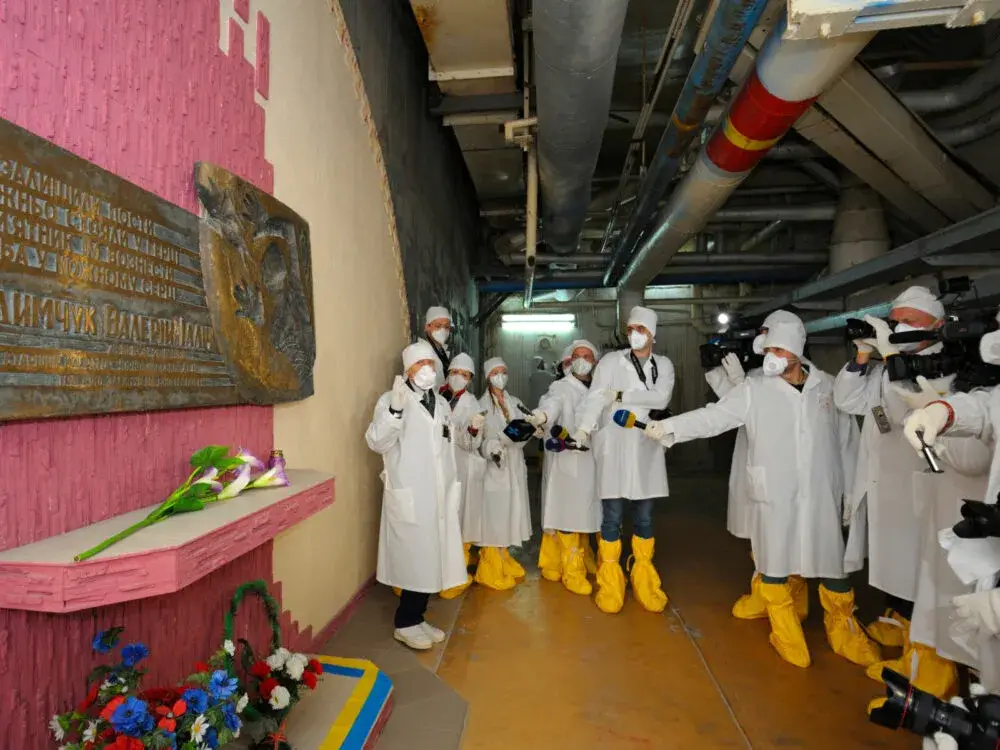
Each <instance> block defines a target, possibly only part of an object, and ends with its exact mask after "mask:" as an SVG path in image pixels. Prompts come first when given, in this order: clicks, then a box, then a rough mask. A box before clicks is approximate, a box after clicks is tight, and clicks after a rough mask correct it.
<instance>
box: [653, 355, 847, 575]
mask: <svg viewBox="0 0 1000 750" xmlns="http://www.w3.org/2000/svg"><path fill="white" fill-rule="evenodd" d="M741 425H743V426H745V427H746V430H747V438H748V467H747V472H748V485H749V496H750V499H751V501H752V511H751V512H752V517H751V522H750V527H751V543H752V546H753V553H754V561H755V562H756V565H757V570H758V571H759V572H760V573H762V574H763V575H766V576H773V577H784V576H789V575H801V576H803V577H805V578H842V577H843V575H844V538H843V534H842V533H841V530H840V529H841V526H840V521H841V510H842V502H843V495H844V476H845V470H844V469H845V465H849V464H850V463H851V462H852V461H853V454H854V448H855V447H856V443H857V441H856V440H855V439H854V438H855V436H856V427H855V426H854V425H853V423H852V419H851V417H850V416H848V415H846V414H844V413H842V412H839V411H837V409H836V408H835V407H834V405H833V378H832V377H831V376H830V375H828V374H827V373H825V372H822V371H821V370H819V369H817V368H815V367H812V368H811V369H810V371H809V375H808V377H807V379H806V382H805V384H804V386H803V389H802V392H801V393H800V392H799V391H798V390H797V389H796V388H795V387H794V386H792V385H790V384H789V383H787V382H785V381H784V380H783V379H782V378H780V377H770V376H762V377H754V378H747V379H745V380H744V381H743V382H742V383H741V384H740V385H737V386H735V387H734V388H733V389H732V390H731V391H730V392H729V393H727V394H726V395H725V396H724V397H723V398H722V399H721V400H720V401H719V402H718V403H715V404H709V405H708V406H706V407H704V408H702V409H696V410H694V411H691V412H688V413H686V414H681V415H680V416H677V417H673V418H672V419H669V420H667V421H666V423H665V426H666V427H667V428H668V431H669V432H672V434H673V436H674V437H673V442H674V443H682V442H686V441H688V440H696V439H698V438H708V437H714V436H715V435H719V434H721V433H723V432H726V431H727V430H732V429H735V428H737V427H739V426H741ZM852 443H853V444H852Z"/></svg>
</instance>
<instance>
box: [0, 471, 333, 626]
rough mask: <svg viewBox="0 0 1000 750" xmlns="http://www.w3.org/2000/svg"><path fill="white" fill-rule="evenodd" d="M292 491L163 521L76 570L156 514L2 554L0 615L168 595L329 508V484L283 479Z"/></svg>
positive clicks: (296, 474) (317, 476) (309, 478)
mask: <svg viewBox="0 0 1000 750" xmlns="http://www.w3.org/2000/svg"><path fill="white" fill-rule="evenodd" d="M288 478H289V480H290V481H291V485H290V486H289V487H281V488H276V489H269V490H251V491H249V492H247V493H245V494H243V495H239V496H237V497H235V498H233V499H232V500H227V501H224V502H220V503H216V504H213V505H210V506H208V507H207V508H205V510H202V511H198V512H196V513H185V514H182V515H179V516H175V517H174V518H170V519H168V520H166V521H162V522H160V523H158V524H156V525H155V526H151V527H149V528H148V529H143V530H142V531H139V532H138V533H136V534H133V535H132V536H130V537H128V538H127V539H124V540H122V541H121V542H119V543H118V544H116V545H114V546H112V547H110V548H109V549H107V550H105V551H104V552H102V553H101V554H99V555H97V556H96V557H93V558H91V559H90V560H86V561H84V562H79V563H77V562H73V555H76V554H78V553H80V552H83V551H84V550H86V549H90V548H91V547H93V546H94V545H96V544H99V543H100V542H102V541H103V540H105V539H107V538H108V537H109V536H111V535H112V534H115V533H117V532H119V531H121V530H123V529H126V528H128V527H129V526H131V525H132V524H134V523H136V522H137V521H140V520H142V519H143V518H145V517H146V516H147V515H149V513H150V512H151V511H152V510H153V509H154V508H155V507H156V506H155V505H152V506H150V507H148V508H143V509H141V510H136V511H132V512H131V513H125V514H124V515H120V516H115V517H114V518H110V519H108V520H107V521H101V522H100V523H95V524H92V525H91V526H84V527H83V528H80V529H76V530H75V531H71V532H69V533H67V534H60V535H59V536H54V537H50V538H48V539H44V540H42V541H40V542H35V543H34V544H27V545H25V546H23V547H15V548H14V549H9V550H6V551H4V552H0V608H2V609H20V610H31V611H34V612H77V611H79V610H82V609H89V608H91V607H100V606H104V605H106V604H117V603H119V602H127V601H132V600H135V599H144V598H146V597H149V596H160V595H161V594H171V593H173V592H175V591H179V590H181V589H183V588H184V587H185V586H188V585H190V584H192V583H194V582H195V581H197V580H198V579H199V578H203V577H204V576H207V575H208V574H209V573H211V572H212V571H214V570H217V569H218V568H221V567H222V566H223V565H225V564H226V563H228V562H231V561H232V560H235V559H236V558H237V557H240V556H241V555H244V554H246V553H247V552H249V551H250V550H252V549H254V548H256V547H259V546H260V545H262V544H264V543H265V542H267V541H268V540H269V539H273V538H274V537H275V536H277V535H278V534H280V533H281V532H282V531H285V530H286V529H289V528H291V527H292V526H294V525H295V524H297V523H298V522H299V521H302V520H303V519H305V518H308V517H309V516H311V515H314V514H315V513H318V512H319V511H321V510H323V508H326V507H327V506H329V505H331V504H332V503H333V478H332V477H331V476H329V475H328V474H322V473H320V472H318V471H309V470H303V469H299V470H295V469H290V470H289V471H288Z"/></svg>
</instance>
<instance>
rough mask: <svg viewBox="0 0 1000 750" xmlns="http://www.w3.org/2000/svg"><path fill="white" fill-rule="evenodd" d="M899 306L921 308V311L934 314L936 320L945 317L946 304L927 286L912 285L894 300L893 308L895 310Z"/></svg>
mask: <svg viewBox="0 0 1000 750" xmlns="http://www.w3.org/2000/svg"><path fill="white" fill-rule="evenodd" d="M898 307H909V308H912V309H914V310H920V312H925V313H927V314H928V315H933V316H934V319H935V320H941V318H943V317H944V305H942V304H941V301H940V300H939V299H938V298H937V297H936V296H934V293H933V292H931V290H930V289H928V288H927V287H925V286H911V287H910V288H909V289H907V290H906V291H905V292H903V293H902V294H901V295H899V296H898V297H896V299H894V300H893V301H892V309H893V310H895V309H896V308H898Z"/></svg>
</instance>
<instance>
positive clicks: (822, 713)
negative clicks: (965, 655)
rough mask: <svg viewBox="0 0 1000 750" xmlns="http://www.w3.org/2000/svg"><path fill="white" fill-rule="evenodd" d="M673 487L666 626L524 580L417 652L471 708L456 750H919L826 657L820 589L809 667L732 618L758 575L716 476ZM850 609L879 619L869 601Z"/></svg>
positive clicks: (475, 604) (665, 545)
mask: <svg viewBox="0 0 1000 750" xmlns="http://www.w3.org/2000/svg"><path fill="white" fill-rule="evenodd" d="M671 490H672V492H673V493H674V494H673V498H672V499H670V500H668V501H665V502H664V503H663V504H662V505H661V506H660V507H659V508H658V510H657V520H656V523H657V551H656V564H657V568H658V569H659V571H660V574H661V576H662V578H663V582H664V590H665V591H666V592H667V594H668V595H669V596H670V598H671V602H670V606H669V607H668V609H667V612H666V613H665V614H663V615H654V614H650V613H648V612H646V611H644V610H642V609H641V608H640V607H639V606H638V605H637V604H636V603H635V602H634V601H632V600H631V599H629V600H627V601H626V605H625V609H624V610H623V612H622V613H621V614H619V615H610V616H609V615H605V614H602V613H601V612H599V611H598V610H597V608H596V607H595V606H594V604H593V602H592V600H591V599H590V598H586V597H580V596H575V595H573V594H570V593H569V592H567V591H566V590H565V589H563V588H562V586H561V585H560V584H553V583H549V582H548V581H544V580H541V579H539V577H538V574H537V572H536V571H535V570H534V569H533V568H532V570H531V572H529V577H528V579H527V580H526V581H525V582H524V583H522V584H521V585H519V586H518V587H517V589H515V590H514V591H511V592H504V593H499V592H494V591H489V590H485V589H482V588H479V587H475V586H474V587H473V588H472V589H470V591H469V592H468V593H467V594H466V595H465V597H464V599H463V600H462V602H461V604H460V605H459V609H458V614H457V619H456V621H455V625H454V629H453V630H452V632H451V634H450V638H449V640H448V642H447V644H446V646H445V648H444V649H443V652H441V651H437V652H434V653H432V654H426V655H422V656H421V659H422V661H423V662H424V664H425V666H427V667H429V668H431V669H434V668H435V666H436V671H437V675H438V677H440V678H441V679H442V680H444V681H445V682H446V683H447V684H448V685H450V686H451V687H452V688H454V689H455V690H456V692H457V693H458V694H459V695H460V696H461V697H462V698H464V699H465V700H466V701H468V704H469V713H468V720H467V725H466V731H465V735H464V742H463V744H462V747H463V749H464V750H499V749H500V748H504V749H506V748H518V749H519V750H532V749H533V748H538V749H539V750H541V749H542V748H544V749H545V750H561V749H562V748H567V749H572V750H591V749H594V750H597V749H598V748H601V749H602V750H605V749H608V748H613V749H615V750H618V749H621V750H627V749H628V748H636V749H640V748H641V749H649V750H653V749H654V748H655V749H657V750H659V749H661V748H662V749H663V750H668V749H670V748H685V749H687V748H755V749H759V750H764V749H770V748H774V749H775V750H779V749H781V750H784V749H787V748H809V749H810V750H823V749H824V748H831V749H832V748H838V749H839V748H919V747H920V743H919V741H918V740H917V739H916V738H915V737H913V736H912V735H910V736H907V735H904V734H902V733H892V732H889V731H888V730H885V729H882V728H879V727H875V726H873V725H871V724H869V723H868V722H867V719H866V717H865V712H864V708H865V705H866V703H867V701H868V700H869V699H870V698H872V697H874V696H875V695H877V694H878V692H879V688H880V686H879V685H877V684H876V683H874V682H871V681H870V680H868V679H867V678H866V677H865V676H864V673H863V671H862V669H861V668H860V667H856V666H854V665H852V664H850V663H849V662H847V661H845V660H843V659H841V658H839V657H837V656H835V655H834V654H833V653H832V652H831V651H830V650H829V648H828V646H827V644H826V640H825V637H824V634H823V624H822V611H821V610H820V609H819V606H818V602H817V601H816V593H815V590H813V591H812V592H811V593H812V604H813V606H812V611H811V613H810V617H809V619H808V621H807V623H806V637H807V639H808V641H809V645H810V649H811V652H812V656H813V666H812V667H810V668H809V669H806V670H800V669H797V668H795V667H792V666H790V665H788V664H786V663H784V662H782V661H781V660H780V659H779V658H778V657H777V656H776V655H775V654H774V652H773V651H772V649H771V647H770V646H769V644H768V641H767V636H768V625H767V621H766V620H765V621H757V622H741V621H737V620H735V619H733V618H732V617H731V616H730V614H729V610H730V607H731V606H732V603H733V601H734V600H735V599H736V598H737V597H738V596H739V595H740V594H741V593H743V592H744V590H745V588H746V586H747V583H748V580H749V577H750V574H751V572H752V571H751V563H750V560H749V557H748V545H747V544H746V543H744V542H741V541H739V540H736V539H733V538H732V537H730V536H729V535H728V534H727V533H726V531H725V522H724V518H725V497H726V494H725V493H726V490H725V479H724V478H722V479H718V478H715V479H705V478H698V479H688V480H684V479H675V478H673V477H672V478H671ZM536 525H537V524H536ZM535 554H536V553H535V549H534V548H531V547H529V548H526V549H525V551H524V554H523V555H522V562H525V563H526V562H528V561H529V560H531V559H532V558H533V557H534V556H535ZM813 588H814V587H813ZM859 598H860V599H861V600H862V604H863V605H864V606H863V609H865V616H866V617H867V616H870V615H872V614H874V609H873V607H874V603H875V602H876V601H877V600H876V599H875V598H874V597H873V596H872V595H871V592H866V591H859ZM866 598H867V599H868V601H865V599H866ZM441 604H443V603H441ZM434 613H435V607H432V609H431V613H430V615H431V619H433V615H434ZM893 655H894V654H893Z"/></svg>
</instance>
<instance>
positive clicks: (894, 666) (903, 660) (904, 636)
mask: <svg viewBox="0 0 1000 750" xmlns="http://www.w3.org/2000/svg"><path fill="white" fill-rule="evenodd" d="M892 614H893V617H892V619H894V620H896V619H898V621H899V623H900V625H899V626H898V627H897V626H892V625H889V626H888V627H889V628H895V629H896V630H898V631H899V636H898V637H899V638H900V639H901V640H902V644H903V654H902V656H900V657H899V658H898V659H886V660H885V661H879V662H875V663H874V664H872V665H871V666H870V667H868V669H866V670H865V674H866V675H868V677H869V678H870V679H872V680H875V682H883V680H882V670H883V669H884V668H886V667H888V668H889V669H891V670H892V671H893V672H897V673H898V674H901V675H903V676H904V677H906V676H908V675H909V674H910V671H911V669H910V665H911V663H912V661H913V658H912V652H913V645H912V644H911V643H910V621H909V620H907V619H904V618H903V617H902V616H901V615H899V614H897V613H895V612H893V613H892ZM886 619H888V618H886ZM879 622H884V620H881V619H880V620H878V621H876V623H873V624H872V625H869V626H868V634H869V635H871V631H872V627H873V626H874V625H875V624H877V623H879ZM882 632H883V634H885V633H887V632H888V633H891V632H892V631H891V630H883V631H882ZM873 640H875V641H876V642H878V639H876V638H873Z"/></svg>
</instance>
